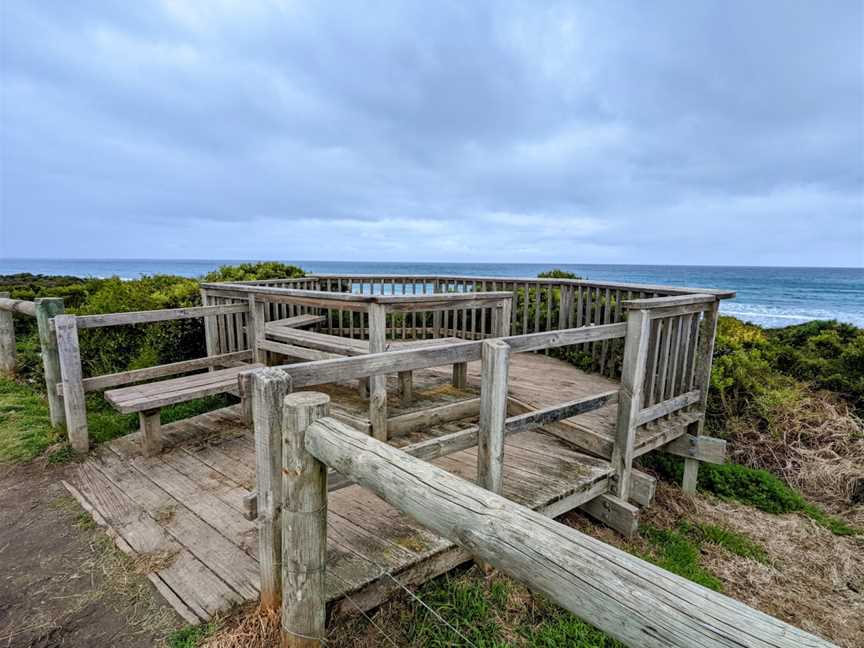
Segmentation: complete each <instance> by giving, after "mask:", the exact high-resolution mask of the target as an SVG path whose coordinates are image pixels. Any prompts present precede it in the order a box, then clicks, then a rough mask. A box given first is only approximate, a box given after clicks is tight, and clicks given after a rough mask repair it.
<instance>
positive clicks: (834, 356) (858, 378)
mask: <svg viewBox="0 0 864 648" xmlns="http://www.w3.org/2000/svg"><path fill="white" fill-rule="evenodd" d="M765 336H766V338H767V340H768V341H769V342H770V344H771V345H772V348H773V357H774V366H775V367H776V368H777V370H778V371H780V372H782V373H784V374H786V375H789V376H792V377H794V378H797V379H799V380H802V381H805V382H807V383H809V384H810V385H812V386H813V387H815V388H816V389H826V390H829V391H831V392H834V393H835V394H836V395H837V396H839V397H840V398H843V399H844V400H846V401H848V402H849V403H850V404H851V405H852V406H853V407H854V408H855V409H856V410H857V412H858V414H859V415H864V329H859V328H857V327H855V326H852V325H851V324H844V323H841V322H836V321H818V322H807V323H806V324H799V325H796V326H787V327H785V328H782V329H769V330H767V331H766V334H765Z"/></svg>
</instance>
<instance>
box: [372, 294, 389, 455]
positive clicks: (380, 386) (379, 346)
mask: <svg viewBox="0 0 864 648" xmlns="http://www.w3.org/2000/svg"><path fill="white" fill-rule="evenodd" d="M386 346H387V311H386V310H385V308H384V306H383V305H381V304H375V303H372V304H369V353H382V352H384V351H386ZM369 420H370V422H371V424H372V436H373V437H375V438H376V439H378V440H379V441H386V440H387V376H386V375H384V374H378V375H377V376H370V377H369Z"/></svg>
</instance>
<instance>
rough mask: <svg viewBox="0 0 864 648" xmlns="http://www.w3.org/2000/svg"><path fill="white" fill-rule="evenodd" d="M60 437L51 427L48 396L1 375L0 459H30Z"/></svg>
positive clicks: (56, 441)
mask: <svg viewBox="0 0 864 648" xmlns="http://www.w3.org/2000/svg"><path fill="white" fill-rule="evenodd" d="M61 440H62V436H61V433H60V431H58V430H54V429H52V428H51V419H50V417H49V415H48V401H47V400H46V399H45V396H44V395H42V394H40V393H38V392H36V391H34V390H33V389H31V388H30V387H28V386H26V385H22V384H20V383H17V382H15V381H13V380H8V379H2V378H0V461H27V460H29V459H32V458H33V457H36V456H38V455H40V454H42V453H43V452H45V450H46V449H47V448H49V447H50V446H52V445H54V444H57V443H59V442H60V441H61ZM54 457H55V455H54V454H52V455H51V458H54Z"/></svg>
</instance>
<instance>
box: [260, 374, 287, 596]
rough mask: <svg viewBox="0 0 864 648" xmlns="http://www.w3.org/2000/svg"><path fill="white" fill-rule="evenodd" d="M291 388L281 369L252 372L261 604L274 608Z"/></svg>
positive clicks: (278, 589) (279, 581)
mask: <svg viewBox="0 0 864 648" xmlns="http://www.w3.org/2000/svg"><path fill="white" fill-rule="evenodd" d="M290 391H291V380H290V379H289V378H288V377H287V376H285V374H284V373H282V372H280V371H277V370H275V369H259V370H257V371H254V372H253V373H252V419H253V421H254V432H255V464H256V466H257V467H258V469H257V471H256V490H257V493H258V502H257V510H258V562H259V564H260V569H261V605H262V606H264V607H267V608H270V609H273V610H276V609H279V606H280V604H281V594H282V568H281V563H282V524H281V517H280V516H281V503H282V430H283V401H284V400H285V396H286V395H287V394H288V393H289V392H290Z"/></svg>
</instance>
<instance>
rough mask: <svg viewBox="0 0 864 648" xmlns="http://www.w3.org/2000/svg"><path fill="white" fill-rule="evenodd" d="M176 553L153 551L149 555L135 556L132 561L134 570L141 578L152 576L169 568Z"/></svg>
mask: <svg viewBox="0 0 864 648" xmlns="http://www.w3.org/2000/svg"><path fill="white" fill-rule="evenodd" d="M178 553H180V552H179V550H175V551H155V552H151V553H142V554H137V555H136V556H135V558H133V559H132V560H133V563H134V569H135V571H136V572H137V573H138V574H141V575H142V576H146V575H147V574H153V573H155V572H158V571H161V570H163V569H165V568H166V567H168V566H170V565H171V563H173V562H174V559H175V558H176V557H177V554H178Z"/></svg>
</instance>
